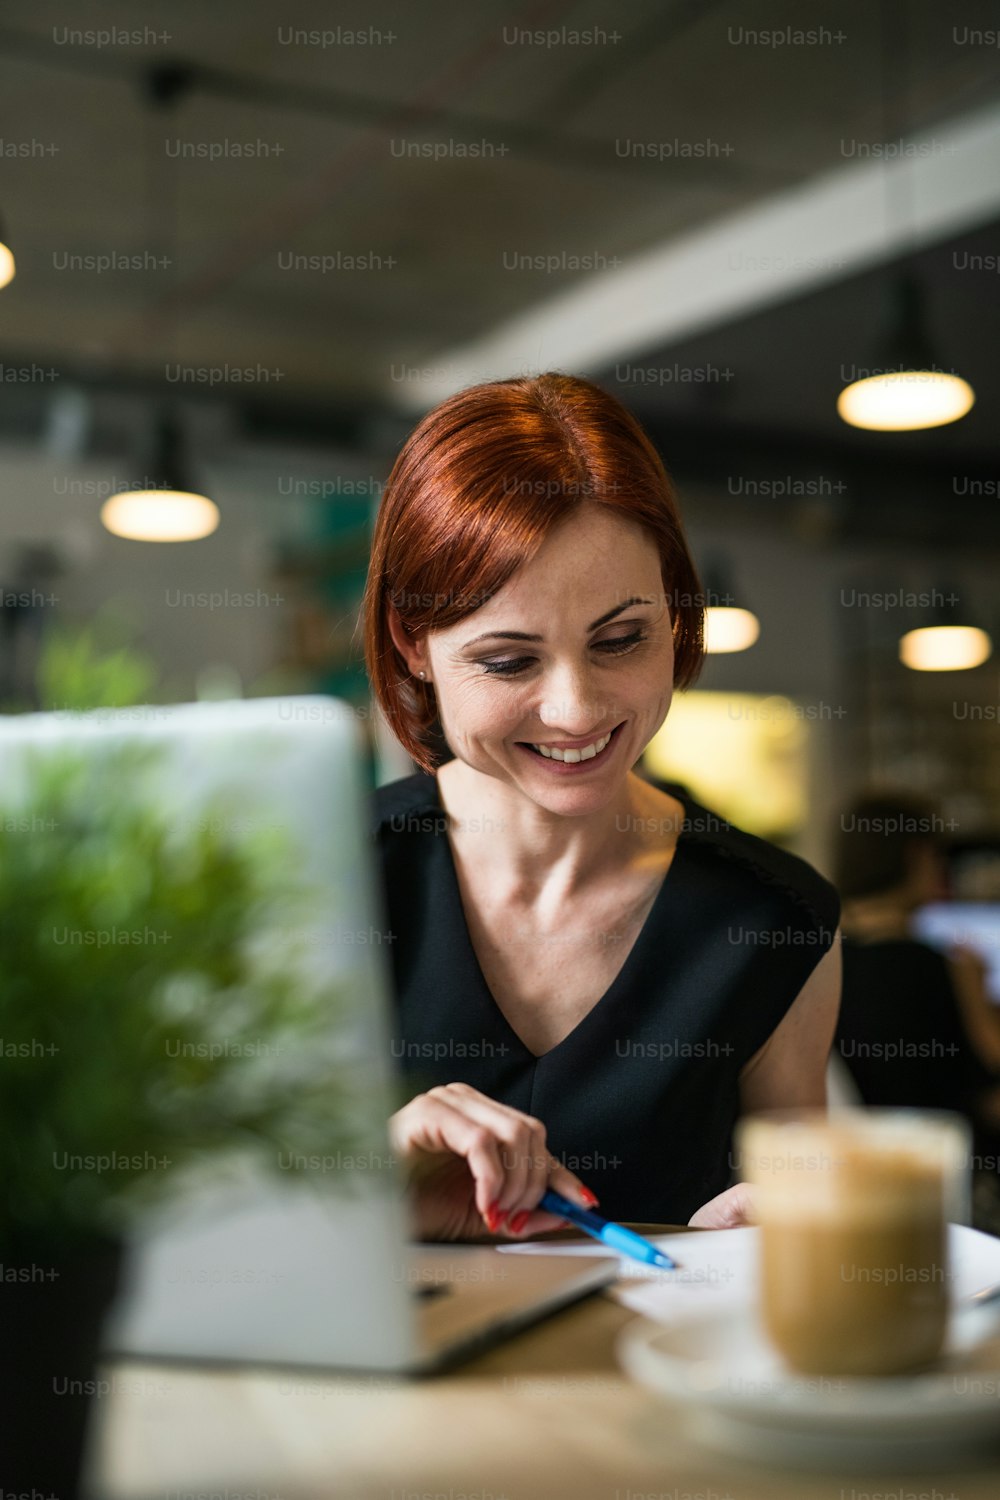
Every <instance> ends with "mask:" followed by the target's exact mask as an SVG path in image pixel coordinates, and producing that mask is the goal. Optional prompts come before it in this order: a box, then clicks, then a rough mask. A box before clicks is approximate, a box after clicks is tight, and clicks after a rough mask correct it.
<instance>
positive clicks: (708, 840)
mask: <svg viewBox="0 0 1000 1500" xmlns="http://www.w3.org/2000/svg"><path fill="white" fill-rule="evenodd" d="M678 800H680V801H681V802H683V804H684V808H685V816H684V822H683V825H682V833H683V837H684V840H685V842H686V843H687V845H688V847H689V848H693V849H697V850H700V851H701V852H702V853H703V855H704V856H705V857H707V858H709V859H715V860H717V861H719V862H720V864H723V865H724V866H725V868H726V869H727V870H729V871H730V872H732V873H734V874H736V875H737V878H738V879H741V880H742V881H744V882H745V883H746V884H747V885H748V886H751V885H753V886H756V887H757V888H760V887H764V888H765V889H766V890H768V891H770V892H773V893H774V895H775V897H776V898H778V899H781V898H783V899H784V901H785V902H788V903H791V905H793V906H794V907H796V908H798V909H800V910H802V911H804V912H805V913H807V914H808V915H810V916H811V917H812V919H813V922H814V924H815V925H816V926H817V927H820V928H823V929H826V930H829V931H830V932H831V934H832V932H833V931H834V930H835V929H836V927H837V923H838V922H839V920H840V896H839V895H838V893H837V890H836V888H835V887H834V886H833V885H832V884H831V883H830V881H829V880H827V879H826V878H825V877H824V876H823V875H821V874H820V873H819V871H818V870H817V869H815V868H814V866H813V865H811V864H810V863H809V862H808V860H805V859H803V858H802V857H801V856H800V855H798V854H792V853H791V852H790V851H789V850H787V849H782V848H780V847H779V846H778V845H777V844H772V843H770V842H769V841H768V840H767V839H762V838H760V837H758V836H757V835H756V834H753V833H747V832H746V831H745V830H744V829H742V828H739V827H737V826H736V824H734V823H731V822H729V820H728V819H726V818H722V817H720V816H719V814H718V813H714V812H711V811H710V810H709V809H708V808H706V807H702V806H701V804H700V803H698V802H696V801H694V799H693V798H692V797H690V796H688V795H687V794H686V793H685V794H684V795H683V796H680V795H679V794H678Z"/></svg>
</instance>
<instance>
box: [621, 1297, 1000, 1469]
mask: <svg viewBox="0 0 1000 1500" xmlns="http://www.w3.org/2000/svg"><path fill="white" fill-rule="evenodd" d="M984 1335H985V1336H984ZM616 1352H617V1355H618V1358H619V1360H620V1362H621V1364H622V1366H623V1367H624V1369H625V1370H626V1371H627V1372H628V1373H629V1374H630V1375H631V1376H633V1377H634V1379H636V1380H637V1381H639V1382H640V1383H641V1384H643V1385H645V1386H647V1387H648V1388H649V1389H650V1390H653V1391H656V1392H657V1393H658V1394H660V1395H662V1396H666V1397H668V1398H669V1399H670V1400H672V1401H674V1402H675V1403H679V1404H681V1405H683V1406H685V1407H687V1408H689V1411H690V1415H691V1419H692V1429H693V1435H694V1436H695V1437H697V1438H698V1439H700V1440H701V1441H702V1442H705V1443H708V1444H709V1445H710V1446H712V1447H714V1448H720V1449H723V1450H724V1451H725V1452H727V1453H730V1454H738V1455H739V1456H741V1457H751V1458H752V1457H760V1458H765V1459H768V1460H770V1461H773V1460H774V1459H775V1458H781V1459H785V1460H792V1461H795V1462H799V1463H802V1464H806V1465H808V1466H810V1467H821V1468H828V1467H843V1466H846V1465H850V1464H852V1463H855V1462H863V1463H866V1464H869V1465H871V1464H878V1465H882V1464H885V1465H894V1464H899V1463H905V1464H906V1465H907V1466H910V1467H917V1466H920V1467H939V1466H940V1465H941V1464H942V1463H944V1462H946V1461H947V1462H952V1461H953V1460H956V1459H959V1458H960V1457H961V1456H963V1455H965V1456H968V1455H970V1454H977V1453H978V1454H979V1455H980V1456H982V1453H983V1450H984V1449H986V1450H991V1451H992V1450H996V1449H997V1447H998V1445H1000V1319H998V1317H997V1316H996V1315H995V1314H994V1315H991V1314H990V1313H988V1312H987V1311H986V1310H985V1309H982V1310H978V1311H976V1312H973V1313H968V1312H967V1313H963V1314H962V1315H961V1316H960V1317H957V1318H956V1317H953V1319H952V1328H951V1333H950V1335H949V1340H948V1344H947V1346H946V1349H945V1352H944V1354H942V1356H941V1358H940V1359H939V1360H938V1361H937V1362H936V1363H935V1364H934V1365H933V1366H932V1367H930V1368H929V1369H928V1370H927V1371H926V1372H922V1373H919V1374H915V1375H911V1376H906V1377H902V1376H899V1377H891V1378H880V1379H866V1380H861V1379H848V1378H843V1377H839V1376H828V1375H799V1374H797V1373H795V1372H794V1371H790V1370H788V1369H787V1368H786V1367H785V1366H784V1365H783V1364H782V1362H781V1360H780V1358H779V1356H778V1355H777V1354H775V1353H774V1352H773V1351H772V1350H771V1348H770V1347H769V1345H768V1344H767V1343H766V1341H765V1338H764V1334H763V1330H762V1329H761V1328H760V1327H759V1325H758V1320H757V1317H756V1315H755V1313H753V1312H752V1311H750V1310H748V1309H745V1308H741V1309H733V1308H730V1309H727V1310H726V1311H722V1310H721V1309H720V1310H715V1311H713V1312H711V1313H706V1314H705V1315H703V1316H689V1317H686V1318H684V1319H681V1320H679V1321H677V1322H674V1323H670V1324H667V1325H662V1324H657V1323H654V1322H651V1321H649V1320H648V1319H646V1318H638V1319H637V1320H636V1321H635V1322H634V1323H630V1324H628V1326H627V1327H626V1328H624V1329H622V1331H621V1334H620V1335H619V1338H618V1341H617V1345H616Z"/></svg>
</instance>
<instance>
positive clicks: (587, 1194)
mask: <svg viewBox="0 0 1000 1500" xmlns="http://www.w3.org/2000/svg"><path fill="white" fill-rule="evenodd" d="M580 1196H581V1198H582V1199H583V1201H584V1203H586V1205H587V1207H588V1208H593V1207H594V1204H595V1203H598V1202H599V1201H600V1200H599V1199H598V1198H596V1197H595V1196H594V1194H593V1193H592V1192H591V1191H590V1188H581V1189H580Z"/></svg>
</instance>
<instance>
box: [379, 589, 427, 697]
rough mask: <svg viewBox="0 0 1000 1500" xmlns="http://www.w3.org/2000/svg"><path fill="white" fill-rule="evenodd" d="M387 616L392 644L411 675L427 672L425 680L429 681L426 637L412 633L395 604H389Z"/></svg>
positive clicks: (415, 675) (416, 675) (417, 675)
mask: <svg viewBox="0 0 1000 1500" xmlns="http://www.w3.org/2000/svg"><path fill="white" fill-rule="evenodd" d="M386 617H387V619H388V622H389V634H390V635H391V636H392V644H393V645H394V646H395V648H396V650H397V651H398V652H399V654H400V656H401V657H402V658H403V660H404V661H405V662H406V667H407V670H408V671H409V673H410V675H411V676H412V677H419V676H420V673H421V672H423V673H424V674H425V676H424V681H425V682H426V681H428V680H429V674H428V669H427V642H426V639H425V638H423V637H421V638H420V639H415V638H414V637H413V636H412V635H411V634H410V632H409V631H408V630H407V628H406V626H405V625H404V624H403V622H402V620H401V619H400V618H399V611H398V610H397V609H396V606H395V605H394V604H390V605H389V608H388V610H387V614H386Z"/></svg>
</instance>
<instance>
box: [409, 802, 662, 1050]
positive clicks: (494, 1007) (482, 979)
mask: <svg viewBox="0 0 1000 1500" xmlns="http://www.w3.org/2000/svg"><path fill="white" fill-rule="evenodd" d="M671 795H672V796H674V800H675V801H677V802H679V803H680V805H681V807H682V808H683V809H684V817H683V819H682V821H681V827H680V830H679V832H678V834H677V842H676V844H675V845H674V852H673V857H672V858H671V861H670V864H669V865H668V866H667V868H666V870H665V871H664V873H663V879H662V880H661V881H660V884H659V886H658V887H657V890H656V895H655V896H654V897H653V900H652V903H651V904H650V908H649V910H648V912H647V913H646V915H645V917H644V919H643V923H642V926H641V927H640V929H639V931H638V933H637V934H636V938H635V942H634V943H633V944H632V946H631V948H630V949H629V950H628V952H627V953H626V955H625V958H624V960H623V962H622V965H621V968H620V969H619V970H618V972H617V974H616V975H615V977H614V978H613V979H612V981H611V983H610V984H609V985H608V987H607V989H606V990H605V991H604V993H603V995H601V996H600V998H599V999H597V1000H595V1001H594V1004H593V1005H592V1006H591V1007H590V1009H589V1010H588V1011H587V1013H586V1015H584V1016H581V1017H580V1019H579V1021H577V1023H576V1025H575V1026H574V1027H573V1028H572V1030H571V1031H568V1032H567V1033H566V1035H565V1036H564V1037H563V1038H562V1039H561V1040H560V1041H558V1042H556V1044H555V1046H554V1047H549V1048H548V1050H547V1051H545V1052H532V1050H531V1048H530V1047H529V1046H528V1044H527V1042H525V1041H524V1039H523V1037H521V1036H520V1035H519V1034H518V1032H516V1031H515V1030H514V1028H513V1026H512V1025H511V1024H510V1022H509V1021H508V1019H507V1017H506V1016H505V1015H504V1013H503V1011H502V1009H501V1008H500V1006H499V1005H498V1003H497V999H496V996H495V995H494V994H493V991H492V990H491V989H490V987H489V984H488V983H487V980H486V975H485V974H484V973H483V966H482V964H481V963H480V962H479V955H478V954H477V952H476V945H475V944H474V943H473V941H472V933H471V932H470V931H469V922H468V918H467V917H466V914H465V905H464V903H463V901H462V887H461V885H460V884H459V879H458V866H457V865H456V863H455V853H454V850H453V849H452V847H451V840H450V838H449V837H448V827H447V818H448V810H447V808H446V807H445V805H444V802H443V800H442V798H441V788H440V785H439V783H438V780H437V777H436V776H435V777H434V800H435V802H436V803H437V807H438V810H439V812H440V813H441V814H442V815H443V816H444V818H445V825H444V827H443V829H442V830H441V831H442V833H443V834H444V840H445V852H446V857H447V864H448V870H449V874H450V878H451V899H452V901H453V904H454V908H455V911H456V913H457V916H458V926H459V927H460V929H461V932H462V935H463V937H464V939H465V945H466V948H467V949H468V954H469V957H470V959H471V961H472V966H473V969H474V972H475V974H476V976H477V978H478V980H479V987H480V991H481V993H482V996H483V998H484V999H485V1000H486V1002H487V1004H488V1006H489V1009H490V1012H491V1013H492V1014H493V1015H494V1016H495V1017H497V1018H498V1020H499V1023H500V1025H501V1026H502V1027H503V1028H504V1029H505V1030H506V1031H507V1032H508V1033H509V1035H510V1036H511V1037H512V1038H513V1040H514V1042H516V1044H517V1046H518V1047H519V1048H520V1050H521V1051H522V1052H523V1053H524V1054H525V1055H526V1056H527V1057H529V1058H531V1060H532V1062H533V1063H540V1062H544V1061H545V1059H546V1058H549V1057H551V1056H552V1055H553V1053H555V1052H558V1051H559V1050H560V1048H562V1047H565V1046H567V1045H568V1044H569V1043H570V1042H571V1041H572V1040H573V1038H574V1037H575V1036H576V1035H577V1033H578V1032H579V1031H581V1030H582V1028H583V1027H584V1026H586V1025H587V1023H588V1022H589V1021H590V1020H591V1018H592V1017H593V1016H594V1015H596V1013H597V1012H598V1011H600V1010H605V1009H607V1002H608V1001H609V1000H610V999H611V997H612V996H613V995H614V993H615V991H616V990H617V989H619V988H620V986H621V985H622V983H623V981H624V980H625V978H626V976H627V974H628V971H629V969H630V967H634V964H635V962H637V955H638V953H639V950H640V949H641V948H642V946H643V944H644V943H645V942H646V941H648V934H649V932H650V930H651V925H652V922H653V918H654V915H656V914H657V913H658V910H659V907H660V905H661V903H662V901H663V897H664V892H665V891H666V889H667V887H668V885H669V883H670V876H671V875H672V873H673V870H674V867H675V866H676V864H677V858H678V855H679V854H680V853H681V845H682V842H683V840H684V837H685V833H686V832H687V829H686V827H685V825H686V824H687V823H688V821H689V819H688V812H689V809H688V804H687V802H686V801H685V799H684V798H683V797H680V796H676V794H674V793H671Z"/></svg>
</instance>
